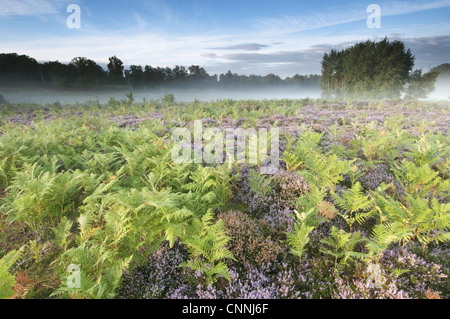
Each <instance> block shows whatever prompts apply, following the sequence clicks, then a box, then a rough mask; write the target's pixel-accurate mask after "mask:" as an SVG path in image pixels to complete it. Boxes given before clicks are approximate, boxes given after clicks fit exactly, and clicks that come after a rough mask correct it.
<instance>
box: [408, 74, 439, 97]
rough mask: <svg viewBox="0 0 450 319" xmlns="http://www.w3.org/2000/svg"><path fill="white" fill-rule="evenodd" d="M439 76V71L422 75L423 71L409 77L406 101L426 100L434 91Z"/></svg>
mask: <svg viewBox="0 0 450 319" xmlns="http://www.w3.org/2000/svg"><path fill="white" fill-rule="evenodd" d="M438 75H439V72H438V71H430V72H428V73H425V74H422V70H415V71H414V72H412V73H411V75H410V77H409V83H408V87H407V89H406V93H405V99H420V98H426V97H427V96H428V95H429V94H430V93H431V92H433V91H434V88H435V87H434V84H435V82H436V79H437V77H438Z"/></svg>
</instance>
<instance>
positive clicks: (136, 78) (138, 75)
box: [125, 65, 145, 88]
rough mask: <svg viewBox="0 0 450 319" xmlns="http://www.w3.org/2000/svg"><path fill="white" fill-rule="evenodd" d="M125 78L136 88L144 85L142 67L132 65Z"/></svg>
mask: <svg viewBox="0 0 450 319" xmlns="http://www.w3.org/2000/svg"><path fill="white" fill-rule="evenodd" d="M125 78H126V79H127V81H128V84H129V85H131V86H132V87H134V88H137V87H142V86H143V85H144V83H145V82H144V79H145V77H144V70H143V69H142V66H140V65H130V69H129V70H126V71H125Z"/></svg>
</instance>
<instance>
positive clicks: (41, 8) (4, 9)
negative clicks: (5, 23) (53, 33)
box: [0, 0, 61, 16]
mask: <svg viewBox="0 0 450 319" xmlns="http://www.w3.org/2000/svg"><path fill="white" fill-rule="evenodd" d="M60 3H61V1H56V3H55V1H52V2H51V1H47V0H21V1H16V0H2V1H1V3H0V16H42V15H53V14H58V13H60V10H59V9H58V4H60Z"/></svg>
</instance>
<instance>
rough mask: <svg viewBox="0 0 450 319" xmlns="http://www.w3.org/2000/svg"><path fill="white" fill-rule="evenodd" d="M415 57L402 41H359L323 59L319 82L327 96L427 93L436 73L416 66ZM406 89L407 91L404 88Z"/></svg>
mask: <svg viewBox="0 0 450 319" xmlns="http://www.w3.org/2000/svg"><path fill="white" fill-rule="evenodd" d="M414 61H415V57H414V56H413V55H412V53H411V50H410V49H406V48H405V45H404V43H403V42H401V41H392V42H391V41H389V40H388V39H387V38H384V39H383V40H381V41H379V42H373V41H370V40H368V41H366V42H360V43H357V44H355V45H353V46H352V47H349V48H346V49H344V50H342V51H336V50H331V52H330V53H325V54H324V56H323V59H322V62H321V64H322V77H321V81H320V86H321V88H322V91H323V95H324V96H325V97H334V98H375V99H379V98H399V97H401V95H402V94H403V93H405V92H406V95H407V96H409V97H414V98H418V97H424V96H426V95H427V94H428V93H430V91H432V90H433V88H434V87H433V84H434V81H435V80H436V76H435V73H430V74H428V73H427V74H422V71H420V70H415V71H414V72H412V70H413V67H414ZM405 90H406V91H405Z"/></svg>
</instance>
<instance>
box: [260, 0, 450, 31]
mask: <svg viewBox="0 0 450 319" xmlns="http://www.w3.org/2000/svg"><path fill="white" fill-rule="evenodd" d="M376 3H377V4H378V5H379V6H380V8H381V15H382V17H386V16H395V15H404V14H410V13H414V12H421V11H426V10H431V9H439V8H444V7H449V6H450V0H440V1H433V2H423V1H421V2H414V1H408V2H406V1H378V2H376ZM366 9H367V5H366V4H360V3H349V4H348V5H346V6H345V10H342V7H340V8H339V9H338V8H335V7H328V8H326V9H325V8H324V9H323V10H321V11H320V12H319V13H316V14H313V15H305V16H288V15H284V16H280V17H275V18H261V19H255V25H254V26H255V29H257V30H258V29H259V30H263V31H264V33H265V34H270V35H280V34H289V33H296V32H302V31H308V30H316V29H321V28H325V27H332V26H337V25H341V24H346V23H350V22H356V21H362V20H366V19H367V18H368V17H369V13H367V11H366Z"/></svg>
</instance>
